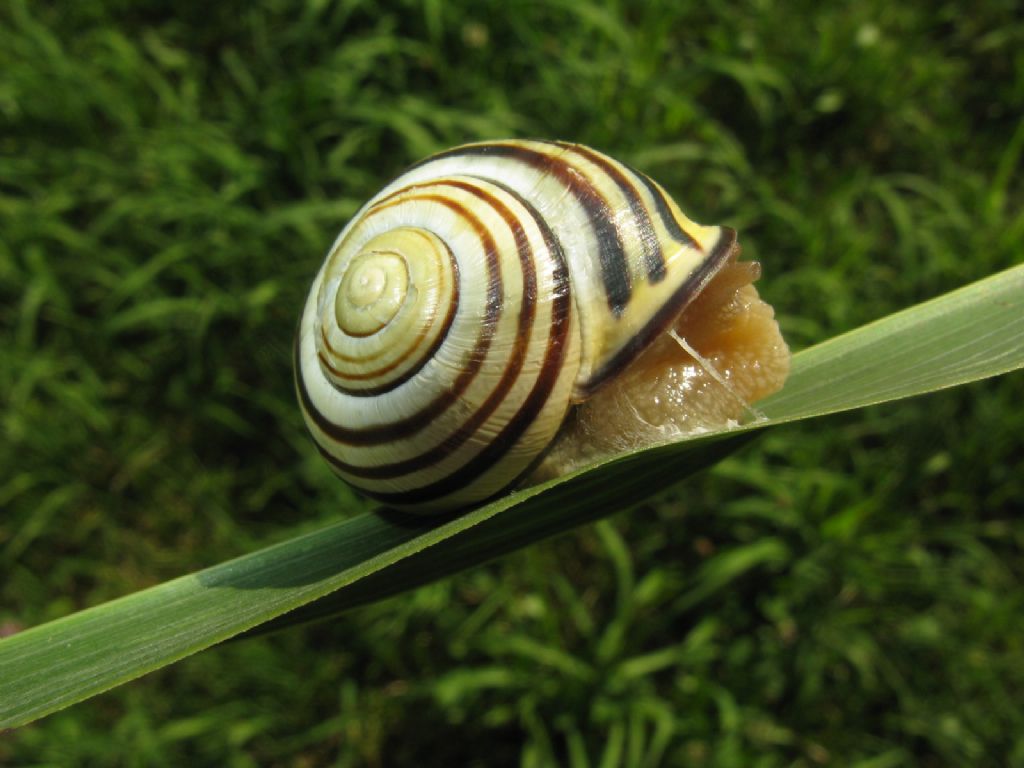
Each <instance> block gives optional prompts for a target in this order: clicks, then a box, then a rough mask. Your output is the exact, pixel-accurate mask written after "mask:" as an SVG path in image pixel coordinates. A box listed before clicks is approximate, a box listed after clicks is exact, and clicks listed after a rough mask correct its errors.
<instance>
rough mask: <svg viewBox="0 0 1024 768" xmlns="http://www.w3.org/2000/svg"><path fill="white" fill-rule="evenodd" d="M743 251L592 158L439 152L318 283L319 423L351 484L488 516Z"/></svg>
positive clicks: (370, 206)
mask: <svg viewBox="0 0 1024 768" xmlns="http://www.w3.org/2000/svg"><path fill="white" fill-rule="evenodd" d="M735 240H736V235H735V232H734V231H733V230H731V229H728V228H725V227H705V226H700V225H698V224H695V223H694V222H692V221H690V220H689V219H688V218H686V216H685V215H683V213H682V212H681V211H680V210H679V208H678V207H677V206H676V204H675V203H674V202H673V201H672V199H671V198H670V197H669V196H668V195H667V194H666V193H665V191H664V190H663V189H662V188H661V187H660V186H659V185H658V184H656V183H655V182H654V181H652V180H651V179H649V178H648V177H647V176H645V175H644V174H642V173H639V172H637V171H635V170H633V169H632V168H630V167H628V166H626V165H624V164H623V163H620V162H618V161H616V160H613V159H612V158H610V157H607V156H606V155H603V154H601V153H599V152H597V151H595V150H593V149H589V148H587V147H584V146H581V145H578V144H569V143H564V142H547V141H496V142H488V143H481V144H470V145H466V146H462V147H458V148H455V149H452V150H449V151H446V152H442V153H440V154H438V155H434V156H433V157H430V158H428V159H426V160H424V161H422V162H420V163H418V164H417V165H414V166H413V167H412V168H410V169H409V170H407V171H406V172H405V173H404V174H402V175H401V176H399V177H398V178H397V179H396V180H395V181H393V182H392V183H391V184H389V185H388V186H386V187H385V188H384V189H383V190H382V191H381V192H380V193H378V194H377V195H376V196H375V197H374V198H373V199H371V200H370V201H369V202H368V203H367V204H366V205H365V206H364V207H363V208H362V209H361V210H360V211H359V212H358V214H357V215H356V216H355V218H354V219H353V220H352V221H351V222H350V223H349V224H348V225H347V226H346V227H345V229H344V230H343V231H342V232H341V234H340V235H339V236H338V238H337V240H336V241H335V243H334V245H333V246H332V247H331V249H330V251H329V253H328V255H327V259H326V261H325V262H324V264H323V266H322V268H321V269H320V272H319V274H318V275H317V277H316V280H315V282H314V283H313V286H312V289H311V291H310V293H309V298H308V300H307V302H306V305H305V309H304V311H303V315H302V320H301V325H300V329H299V333H298V337H297V341H296V350H295V358H296V359H295V366H296V381H297V389H298V394H299V401H300V403H301V406H302V411H303V414H304V418H305V421H306V424H307V426H308V427H309V430H310V432H311V433H312V435H313V437H314V439H315V441H316V443H317V447H318V449H319V451H320V453H321V454H322V455H323V456H324V457H325V458H326V459H327V460H328V461H329V462H330V464H331V465H332V467H333V468H334V469H335V470H336V471H337V473H338V474H340V475H341V476H342V477H343V478H344V479H345V480H346V481H348V482H349V483H350V484H351V485H353V486H355V487H356V488H358V489H360V490H362V491H363V492H365V493H366V494H367V495H369V496H371V497H373V498H376V499H378V500H380V501H382V502H384V503H385V504H387V505H389V506H394V507H399V508H409V509H414V510H416V511H434V510H448V509H455V508H460V507H464V506H467V505H470V504H474V503H477V502H480V501H482V500H485V499H488V498H490V497H492V496H494V495H495V494H496V493H498V492H500V491H502V490H503V489H506V488H508V487H509V486H510V485H512V484H514V483H515V482H516V481H517V480H518V479H519V478H521V477H522V476H523V475H524V474H525V473H526V472H527V471H528V470H529V469H530V468H531V467H532V466H533V465H534V464H535V463H536V462H537V460H538V458H539V457H540V456H541V454H542V453H543V452H544V451H545V448H546V447H547V446H548V445H549V444H550V443H551V442H552V440H553V438H554V437H555V435H556V433H557V432H558V430H559V427H560V425H561V424H562V422H563V419H565V416H566V413H567V410H568V409H569V408H570V405H572V404H574V403H578V402H581V401H583V400H586V399H587V398H588V397H590V396H591V394H593V393H594V392H595V391H597V390H598V388H600V387H601V386H602V385H603V384H605V383H606V382H607V381H609V380H610V379H612V378H613V377H614V376H615V375H616V374H617V373H618V372H619V371H621V370H622V369H623V368H624V367H625V366H626V365H627V364H629V363H630V361H632V360H633V359H634V358H635V357H636V356H637V355H638V354H639V353H640V352H641V351H642V350H643V349H644V348H645V347H647V346H648V344H649V343H650V342H651V341H652V339H654V338H655V337H656V336H658V335H659V334H660V333H662V332H663V331H665V329H666V328H667V327H669V325H670V324H671V323H672V322H673V320H674V319H675V318H676V317H677V316H678V315H679V314H680V312H681V311H682V310H683V309H684V308H685V307H686V306H687V305H688V304H689V303H690V302H691V300H692V299H693V298H694V297H695V296H696V295H697V294H698V293H699V292H700V291H701V290H702V288H703V287H704V286H705V285H706V284H707V282H708V281H709V280H710V279H711V278H712V277H713V276H714V275H715V273H716V272H717V271H718V270H719V268H720V267H721V266H722V264H723V263H724V262H725V260H726V259H727V257H728V256H730V254H731V253H732V251H733V250H734V245H735Z"/></svg>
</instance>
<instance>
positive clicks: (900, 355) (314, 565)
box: [0, 266, 1024, 727]
mask: <svg viewBox="0 0 1024 768" xmlns="http://www.w3.org/2000/svg"><path fill="white" fill-rule="evenodd" d="M1022 366H1024V266H1021V267H1016V268H1014V269H1011V270H1008V271H1006V272H1003V273H1000V274H998V275H995V276H993V277H991V278H988V279H986V280H983V281H980V282H978V283H974V284H972V285H970V286H967V287H966V288H963V289H960V290H959V291H956V292H954V293H951V294H948V295H946V296H943V297H940V298H939V299H935V300H933V301H930V302H927V303H925V304H922V305H920V306H917V307H914V308H912V309H909V310H906V311H904V312H900V313H898V314H896V315H893V316H891V317H888V318H885V319H884V320H881V321H878V322H876V323H873V324H871V325H869V326H866V327H865V328H862V329H860V330H857V331H853V332H851V333H848V334H845V335H843V336H840V337H838V338H836V339H833V340H832V341H829V342H826V343H824V344H821V345H818V346H816V347H813V348H811V349H808V350H805V351H804V352H801V353H800V354H798V355H796V357H795V358H794V367H793V372H792V374H791V377H790V381H789V382H788V383H787V385H786V388H785V390H783V392H781V393H779V394H778V395H777V396H775V397H773V398H771V399H770V400H769V401H766V402H765V403H764V404H763V406H762V410H763V411H764V413H765V414H766V415H767V416H768V418H767V419H766V420H764V421H761V422H758V423H757V424H753V425H750V426H747V427H744V428H743V429H739V430H734V431H730V432H722V433H716V434H709V435H702V436H700V437H696V438H690V439H687V440H683V441H679V442H676V443H672V444H667V445H662V446H657V447H654V448H649V449H646V450H641V451H636V452H633V453H631V454H627V455H624V456H621V457H617V458H615V459H612V460H609V461H607V462H604V463H603V464H601V465H597V466H594V467H590V468H588V469H586V470H584V471H581V472H578V473H575V474H574V475H571V476H569V477H566V478H562V479H560V480H557V481H552V482H551V483H548V484H546V485H542V486H538V487H536V488H531V489H529V490H526V491H521V492H518V493H515V494H512V495H510V496H508V497H507V498H504V499H501V500H499V501H497V502H494V503H492V504H489V505H487V506H485V507H482V508H480V509H477V510H474V511H472V512H470V513H468V514H465V515H461V516H458V517H455V518H449V519H445V520H442V521H440V522H437V521H434V520H419V519H410V518H408V517H407V516H398V515H394V514H387V513H380V514H367V515H362V516H360V517H356V518H353V519H351V520H346V521H344V522H341V523H337V524H335V525H331V526H329V527H327V528H325V529H323V530H320V531H317V532H314V533H311V534H307V535H305V536H300V537H298V538H296V539H292V540H290V541H287V542H284V543H282V544H279V545H276V546H273V547H270V548H267V549H264V550H261V551H259V552H255V553H252V554H250V555H246V556H244V557H240V558H237V559H235V560H232V561H230V562H227V563H223V564H221V565H218V566H214V567H213V568H209V569H207V570H204V571H201V572H199V573H196V574H192V575H189V576H184V577H182V578H179V579H175V580H173V581H170V582H166V583H164V584H161V585H158V586H156V587H152V588H150V589H147V590H144V591H142V592H138V593H136V594H133V595H129V596H127V597H124V598H121V599H119V600H115V601H112V602H110V603H106V604H104V605H100V606H98V607H95V608H91V609H88V610H84V611H80V612H79V613H76V614H73V615H71V616H68V617H66V618H63V619H59V620H57V621H53V622H50V623H48V624H45V625H43V626H40V627H35V628H33V629H30V630H27V631H25V632H22V633H20V634H17V635H14V636H13V637H10V638H7V639H6V640H3V641H0V727H7V726H16V725H20V724H22V723H26V722H29V721H31V720H33V719H35V718H38V717H41V716H43V715H46V714H48V713H50V712H53V711H56V710H58V709H61V708H63V707H66V706H68V705H70V704H73V703H75V702H78V701H81V700H83V699H86V698H88V697H90V696H93V695H95V694H97V693H100V692H102V691H105V690H107V689H109V688H112V687H113V686H115V685H118V684H120V683H122V682H125V681H127V680H130V679H133V678H135V677H138V676H140V675H143V674H145V673H146V672H150V671H152V670H154V669H158V668H160V667H162V666H164V665H166V664H169V663H171V662H174V661H176V660H178V659H181V658H183V657H185V656H188V655H189V654H192V653H195V652H196V651H199V650H202V649H204V648H207V647H209V646H211V645H214V644H216V643H218V642H221V641H223V640H226V639H227V638H230V637H233V636H235V635H238V634H240V633H242V632H246V631H248V630H252V629H253V628H254V627H257V626H259V625H261V624H264V623H266V622H269V621H271V620H272V619H275V618H276V617H279V616H282V615H283V614H286V613H287V612H289V611H293V612H294V613H293V615H292V616H291V617H289V619H288V621H293V620H295V619H301V620H304V619H308V618H315V617H316V616H318V615H327V614H328V613H333V612H335V611H337V610H341V609H344V608H346V607H351V606H353V605H358V604H360V603H365V602H368V601H370V600H374V599H379V598H380V597H384V596H386V595H389V594H393V593H394V592H396V591H399V590H401V589H405V588H408V587H411V586H415V585H417V584H422V583H426V582H427V581H430V580H432V579H434V578H437V577H439V576H441V575H444V574H447V573H452V572H454V571H456V570H459V569H461V568H465V567H468V566H470V565H473V564H475V563H479V562H483V561H484V560H487V559H489V558H492V557H494V556H496V555H498V554H501V553H503V552H507V551H510V550H512V549H515V548H518V547H521V546H525V545H527V544H529V543H531V542H533V541H537V540H539V539H542V538H544V537H546V536H549V535H551V534H553V533H556V532H558V531H562V530H565V529H567V528H570V527H572V526H574V525H578V524H580V523H583V522H586V521H588V520H593V519H596V518H598V517H600V516H602V515H606V514H609V513H611V512H614V511H617V510H620V509H624V508H626V507H629V506H631V505H633V504H635V503H637V502H639V501H641V500H643V499H644V498H646V497H648V496H650V495H651V494H653V493H655V492H656V491H658V490H660V489H662V488H665V487H667V486H668V485H670V484H673V483H676V482H678V481H679V480H681V479H682V478H684V477H686V476H688V475H689V474H692V473H693V472H695V471H697V470H699V469H701V468H703V467H705V466H708V465H709V464H712V463H714V462H715V461H717V460H718V459H719V458H721V457H722V456H724V455H725V454H726V453H728V452H730V451H732V450H734V449H735V448H737V447H739V446H740V445H742V444H743V443H744V442H745V441H746V440H747V439H749V438H750V437H751V436H752V435H753V434H754V432H755V431H756V430H758V429H761V428H763V427H766V426H769V425H772V424H777V423H782V422H786V421H793V420H796V419H801V418H808V417H810V416H814V415H820V414H825V413H834V412H837V411H841V410H847V409H850V408H856V407H860V406H863V405H868V404H871V403H878V402H884V401H887V400H894V399H898V398H903V397H910V396H913V395H918V394H923V393H926V392H931V391H934V390H937V389H942V388H945V387H950V386H954V385H957V384H962V383H965V382H967V381H974V380H977V379H981V378H985V377H988V376H994V375H997V374H1000V373H1005V372H1007V371H1011V370H1015V369H1018V368H1020V367H1022ZM508 512H513V513H512V514H506V513H508ZM332 593H333V594H332ZM328 595H331V598H330V600H329V601H325V600H322V599H323V598H325V597H326V596H328ZM318 600H319V601H320V602H319V603H314V601H318ZM301 606H308V607H307V608H306V609H303V611H302V612H299V611H297V610H296V609H299V608H300V607H301Z"/></svg>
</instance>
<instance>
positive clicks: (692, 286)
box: [573, 227, 739, 402]
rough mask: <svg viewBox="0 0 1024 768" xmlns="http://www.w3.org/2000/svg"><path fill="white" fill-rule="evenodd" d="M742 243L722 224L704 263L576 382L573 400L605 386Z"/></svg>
mask: <svg viewBox="0 0 1024 768" xmlns="http://www.w3.org/2000/svg"><path fill="white" fill-rule="evenodd" d="M738 247H739V246H738V245H737V244H736V230H734V229H731V228H729V227H721V234H720V236H719V238H718V242H717V243H716V244H715V246H714V247H713V248H712V249H711V251H710V253H708V255H707V258H706V259H705V260H704V261H703V262H702V263H701V265H700V267H698V268H697V269H696V270H695V271H694V272H693V274H692V275H690V277H689V278H687V280H686V281H685V282H684V283H683V284H682V285H680V286H679V288H677V289H676V291H675V292H674V293H673V294H672V297H671V298H670V299H669V300H668V301H666V302H665V303H664V304H663V305H662V306H661V308H660V309H659V310H658V311H657V312H656V313H655V314H654V315H652V316H651V319H650V320H649V321H648V322H647V324H646V325H645V326H644V327H643V328H642V329H640V331H639V332H637V333H636V335H635V336H633V338H632V339H631V340H630V341H629V343H628V344H626V345H625V346H624V347H622V348H621V349H620V350H618V352H616V353H615V355H614V356H613V357H611V358H610V359H609V360H608V361H607V362H605V363H604V365H602V366H601V367H600V368H599V369H598V370H596V371H594V373H593V374H592V375H591V377H590V378H589V379H587V380H586V381H584V382H581V383H579V384H577V385H576V389H575V391H574V392H573V400H575V401H576V402H582V401H583V400H586V399H587V398H589V397H590V396H591V395H593V394H594V392H596V391H597V390H598V389H600V388H601V385H602V384H604V383H606V382H607V381H609V380H610V379H612V378H613V377H614V376H615V375H616V374H617V373H619V372H620V371H622V370H623V369H624V368H625V367H626V366H628V365H629V364H630V362H632V361H633V360H634V359H635V358H636V356H637V355H639V354H640V353H641V352H643V351H644V349H646V348H647V347H648V346H649V345H650V344H651V342H652V341H654V339H656V338H657V337H658V336H660V335H661V334H662V333H664V332H665V330H666V329H667V328H668V327H669V326H670V325H671V324H672V322H673V321H674V320H675V319H676V318H677V317H678V316H679V314H680V313H681V312H682V311H683V310H684V309H686V307H687V305H688V304H689V303H690V302H691V301H693V299H694V297H696V296H697V294H699V293H700V292H701V291H702V290H703V289H704V286H705V285H707V284H708V283H709V282H710V281H711V279H712V278H713V277H714V276H715V275H716V274H718V272H719V270H721V268H722V266H723V265H724V264H725V263H726V261H728V259H729V255H730V254H731V253H732V252H733V250H734V249H736V248H738Z"/></svg>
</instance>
